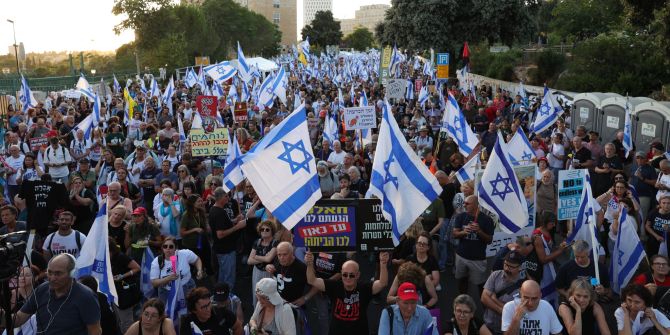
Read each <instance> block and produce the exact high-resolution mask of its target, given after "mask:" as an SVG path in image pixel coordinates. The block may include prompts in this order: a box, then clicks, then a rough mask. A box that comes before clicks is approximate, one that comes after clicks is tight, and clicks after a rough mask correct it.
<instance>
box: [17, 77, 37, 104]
mask: <svg viewBox="0 0 670 335" xmlns="http://www.w3.org/2000/svg"><path fill="white" fill-rule="evenodd" d="M20 93H21V94H19V101H20V102H21V106H22V108H23V113H24V114H26V113H28V109H30V108H34V107H35V106H37V104H38V101H37V99H35V96H33V91H31V90H30V86H28V81H27V80H26V78H25V77H23V74H22V75H21V92H20Z"/></svg>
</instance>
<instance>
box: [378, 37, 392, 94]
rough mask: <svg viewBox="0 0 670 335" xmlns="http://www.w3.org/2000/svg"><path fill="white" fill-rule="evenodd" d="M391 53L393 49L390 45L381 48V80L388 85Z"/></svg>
mask: <svg viewBox="0 0 670 335" xmlns="http://www.w3.org/2000/svg"><path fill="white" fill-rule="evenodd" d="M391 53H393V49H391V47H390V46H387V47H385V48H384V49H382V50H381V56H380V59H381V61H380V62H379V82H380V83H381V84H382V85H386V84H387V83H388V79H389V64H391Z"/></svg>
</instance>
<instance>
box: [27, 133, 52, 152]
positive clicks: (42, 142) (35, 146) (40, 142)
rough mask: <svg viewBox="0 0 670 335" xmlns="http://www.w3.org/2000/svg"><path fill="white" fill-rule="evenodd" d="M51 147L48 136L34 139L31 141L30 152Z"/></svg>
mask: <svg viewBox="0 0 670 335" xmlns="http://www.w3.org/2000/svg"><path fill="white" fill-rule="evenodd" d="M47 145H49V139H48V138H47V137H46V136H42V137H33V138H31V139H30V150H31V151H38V150H40V148H41V147H42V146H45V147H46V146H47Z"/></svg>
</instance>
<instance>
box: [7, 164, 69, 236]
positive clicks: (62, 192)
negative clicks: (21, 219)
mask: <svg viewBox="0 0 670 335" xmlns="http://www.w3.org/2000/svg"><path fill="white" fill-rule="evenodd" d="M18 197H19V198H21V199H23V200H24V201H25V202H26V208H29V209H30V210H29V211H28V220H27V222H26V223H27V227H26V228H27V229H28V230H30V229H36V232H37V234H38V235H39V236H41V238H45V237H46V236H47V235H48V234H49V224H51V221H52V219H53V215H54V212H55V211H56V209H59V208H66V209H69V208H70V201H69V200H70V198H69V196H68V192H67V190H66V189H65V185H63V184H59V183H56V182H52V181H51V176H50V175H49V174H44V175H42V180H36V181H25V182H23V184H21V188H20V190H19V195H18Z"/></svg>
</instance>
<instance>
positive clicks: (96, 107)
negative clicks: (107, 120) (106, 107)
mask: <svg viewBox="0 0 670 335" xmlns="http://www.w3.org/2000/svg"><path fill="white" fill-rule="evenodd" d="M91 114H93V124H94V126H98V124H99V122H100V97H99V96H98V95H97V94H96V95H95V99H94V100H93V113H91Z"/></svg>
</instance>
